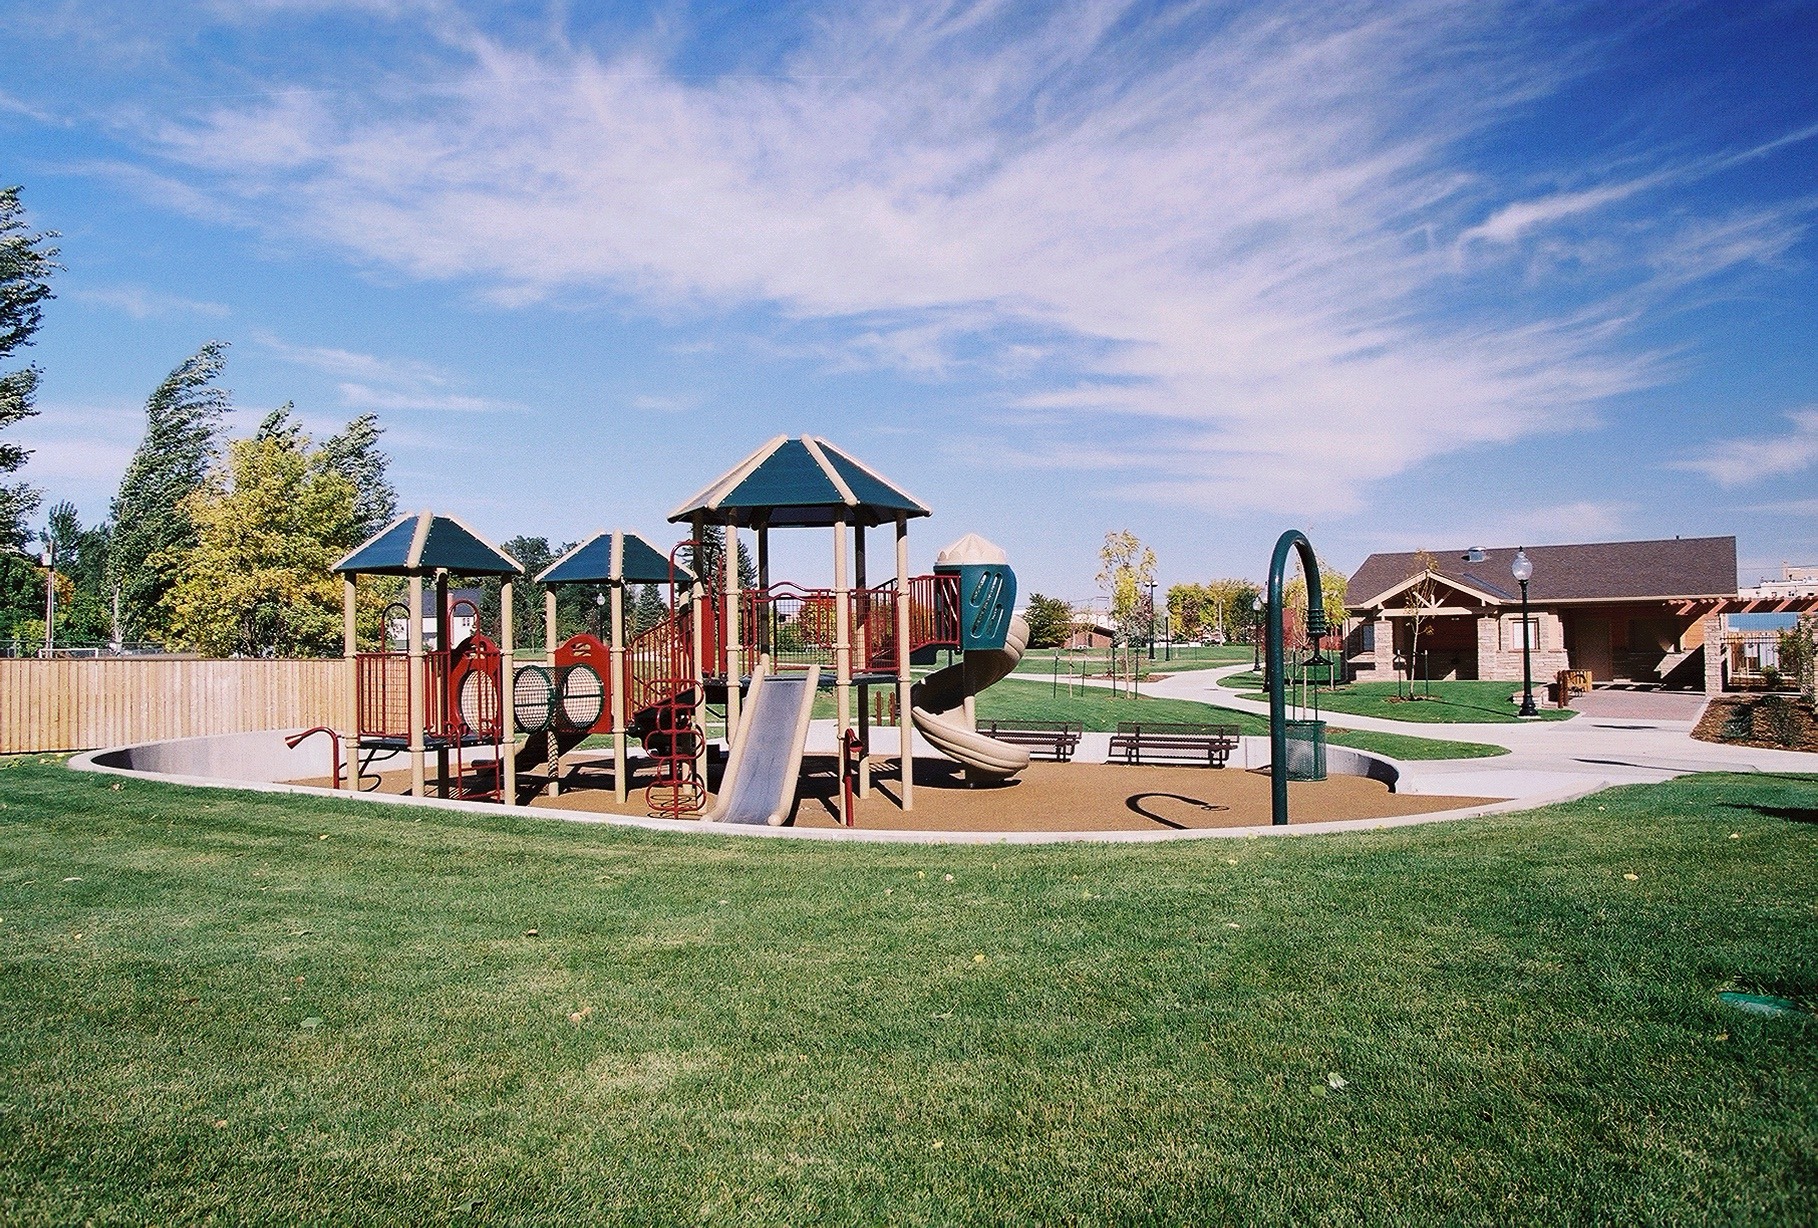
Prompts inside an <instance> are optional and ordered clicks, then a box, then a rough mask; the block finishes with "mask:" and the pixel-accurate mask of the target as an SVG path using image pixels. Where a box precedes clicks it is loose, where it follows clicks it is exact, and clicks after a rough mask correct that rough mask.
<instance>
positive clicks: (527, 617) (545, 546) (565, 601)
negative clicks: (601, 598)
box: [474, 536, 630, 651]
mask: <svg viewBox="0 0 1818 1228" xmlns="http://www.w3.org/2000/svg"><path fill="white" fill-rule="evenodd" d="M578 544H579V543H577V542H562V543H561V544H560V545H556V546H551V545H550V544H549V539H548V538H547V537H524V536H519V537H513V538H510V539H508V540H507V541H506V542H505V553H506V554H509V555H510V556H511V557H512V558H514V559H516V560H517V561H518V562H519V563H522V564H523V565H524V575H523V576H522V577H521V578H520V579H517V580H514V581H512V590H511V593H512V619H511V622H512V638H513V645H514V647H516V648H542V649H544V650H545V651H547V650H548V648H549V646H548V645H547V644H545V643H544V642H543V640H544V638H545V636H544V631H545V622H546V620H545V619H544V616H543V604H544V603H543V595H544V594H545V593H546V592H548V591H549V589H550V588H551V587H553V588H554V590H555V595H556V642H557V643H558V644H559V643H561V642H562V641H563V640H565V639H567V638H568V637H569V636H571V635H573V634H575V633H576V632H578V631H586V632H587V633H588V634H592V632H593V629H594V625H595V620H596V619H601V612H600V608H599V607H598V606H597V604H596V603H595V601H594V596H595V595H596V593H599V592H604V591H605V586H604V585H601V586H600V587H599V588H597V589H596V588H595V587H593V586H592V585H588V584H557V585H554V586H550V585H545V584H538V583H537V582H536V577H538V576H540V575H542V574H543V572H545V571H547V570H548V569H549V566H550V564H552V563H554V562H555V561H556V560H557V559H559V558H561V557H562V556H563V555H565V554H567V553H568V552H569V551H570V550H573V549H574V548H575V546H576V545H578ZM474 587H476V588H478V589H479V590H480V622H481V624H482V625H483V626H486V627H497V626H498V625H499V589H500V588H501V587H502V584H501V582H500V580H499V577H497V576H487V577H484V578H483V579H481V580H479V581H478V583H476V584H475V586H474ZM626 616H627V622H628V623H629V618H630V611H629V610H628V611H627V612H626ZM607 617H608V618H609V617H610V615H607ZM601 621H605V620H604V619H601ZM606 629H607V630H608V631H610V630H611V623H610V622H606Z"/></svg>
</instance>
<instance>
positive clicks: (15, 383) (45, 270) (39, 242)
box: [0, 187, 63, 547]
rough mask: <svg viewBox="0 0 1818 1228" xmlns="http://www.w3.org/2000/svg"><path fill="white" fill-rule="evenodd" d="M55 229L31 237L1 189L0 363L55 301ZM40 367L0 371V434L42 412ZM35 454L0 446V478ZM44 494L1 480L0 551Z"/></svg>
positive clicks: (21, 210) (15, 195)
mask: <svg viewBox="0 0 1818 1228" xmlns="http://www.w3.org/2000/svg"><path fill="white" fill-rule="evenodd" d="M56 237H57V232H56V231H54V230H49V231H43V232H41V233H38V234H33V233H32V232H31V228H30V227H29V226H28V225H27V224H26V220H25V206H24V205H23V204H21V203H20V200H19V189H18V188H17V187H11V188H0V360H3V359H7V358H11V357H12V355H13V351H15V350H17V349H20V348H21V347H23V346H27V345H30V344H31V343H32V337H33V336H34V334H36V333H37V331H38V326H39V325H40V324H41V323H42V322H43V320H44V307H43V304H44V301H45V300H46V299H48V298H51V297H52V295H51V289H50V280H49V279H50V275H51V274H52V273H53V272H56V271H57V270H59V269H61V268H62V267H63V266H62V265H60V264H58V263H57V249H56V248H54V247H51V246H49V241H50V240H52V239H54V238H56ZM38 375H39V372H38V368H37V367H36V366H30V365H28V366H24V367H21V368H19V369H18V370H17V371H7V372H0V431H3V430H5V429H6V428H7V427H9V426H12V425H13V424H14V423H16V422H20V421H23V420H24V419H26V418H29V417H31V416H32V415H34V414H36V413H37V412H38V411H37V410H36V409H34V408H33V407H32V398H33V397H34V396H36V395H37V392H38ZM30 455H31V453H30V452H29V451H27V450H26V449H24V448H22V447H20V446H19V445H18V444H12V443H0V477H5V476H6V475H7V474H10V473H14V472H16V471H17V470H18V469H19V468H20V466H22V465H24V464H25V461H26V458H27V457H28V456H30ZM41 498H42V496H41V495H40V494H39V492H37V491H36V490H33V489H32V488H31V487H30V486H28V485H26V484H25V483H24V482H15V483H13V484H12V485H7V484H5V483H3V482H0V547H6V546H12V547H18V546H22V545H24V544H25V541H26V537H27V534H26V531H25V518H26V517H27V516H29V515H31V513H32V511H33V510H34V509H35V508H37V506H38V502H39V500H40V499H41Z"/></svg>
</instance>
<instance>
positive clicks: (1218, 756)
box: [1111, 721, 1243, 768]
mask: <svg viewBox="0 0 1818 1228" xmlns="http://www.w3.org/2000/svg"><path fill="white" fill-rule="evenodd" d="M1242 734H1243V730H1242V729H1240V728H1239V727H1238V726H1236V725H1200V724H1181V723H1178V722H1166V723H1164V722H1159V721H1119V722H1118V723H1117V733H1116V734H1115V735H1113V736H1112V738H1111V757H1112V758H1113V759H1115V758H1117V757H1118V756H1119V755H1122V756H1123V758H1124V762H1125V763H1133V764H1134V763H1142V762H1143V761H1144V760H1145V759H1147V760H1149V761H1151V762H1153V761H1154V760H1157V759H1166V760H1171V761H1175V762H1181V761H1190V762H1201V761H1203V762H1204V763H1205V765H1206V766H1207V767H1215V768H1221V767H1223V766H1225V763H1226V761H1227V760H1229V759H1230V758H1231V752H1232V751H1234V750H1236V749H1237V745H1238V742H1237V740H1238V738H1239V737H1241V736H1242Z"/></svg>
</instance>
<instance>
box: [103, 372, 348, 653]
mask: <svg viewBox="0 0 1818 1228" xmlns="http://www.w3.org/2000/svg"><path fill="white" fill-rule="evenodd" d="M226 348H227V347H226V345H225V343H223V342H220V341H210V342H209V343H207V344H206V345H204V346H203V347H202V348H201V349H200V350H198V351H196V353H195V354H194V355H192V356H191V357H189V358H186V359H184V361H183V363H182V364H181V365H180V366H178V367H177V369H176V370H174V371H172V372H171V373H170V374H169V375H168V376H167V377H165V379H164V382H163V383H161V384H159V385H158V387H157V388H156V389H155V390H153V392H152V394H151V396H150V398H148V399H147V400H146V402H145V438H144V439H143V440H141V441H140V443H139V448H138V451H136V452H134V453H133V458H132V460H131V461H130V462H129V463H128V464H127V466H126V474H125V476H124V477H122V478H121V479H120V490H119V493H118V494H116V495H115V496H114V502H113V509H112V514H111V516H110V519H111V520H112V521H113V524H114V534H113V551H112V556H111V557H110V559H109V560H108V562H109V575H108V586H109V588H110V589H112V590H114V592H115V594H116V595H117V597H118V600H119V602H120V606H121V621H122V622H123V623H124V624H125V625H124V627H123V628H122V634H123V635H130V636H131V637H132V638H135V639H137V638H143V637H147V636H152V637H156V636H159V635H161V634H162V633H163V632H164V630H165V627H166V626H167V623H168V619H169V614H170V609H169V607H168V606H166V605H165V604H164V596H165V594H166V593H168V592H169V591H170V587H171V585H172V583H173V582H174V580H175V569H176V568H177V567H178V566H179V565H180V564H181V562H182V558H183V553H184V551H186V550H189V549H192V548H194V546H195V544H196V540H197V537H196V526H195V523H194V522H193V521H192V520H191V519H190V515H189V511H188V510H187V509H186V506H185V503H184V501H185V500H186V499H187V498H188V497H189V496H190V495H191V494H192V493H194V492H195V491H196V490H197V489H198V488H199V487H200V486H201V485H202V483H203V480H204V479H205V478H206V477H207V476H208V468H209V465H210V463H211V462H212V461H213V460H214V458H215V455H216V453H217V451H218V450H219V447H220V435H221V423H222V419H223V417H225V416H226V414H227V410H228V407H229V405H230V403H231V394H230V393H229V392H228V391H227V390H226V389H225V388H218V387H216V386H215V379H216V378H217V377H218V376H219V375H220V374H221V370H222V368H223V367H224V366H225V365H226V362H227V359H226V356H225V351H226ZM354 544H356V545H357V544H358V543H357V542H356V543H354ZM153 560H160V561H158V562H154V561H153Z"/></svg>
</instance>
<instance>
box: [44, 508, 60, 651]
mask: <svg viewBox="0 0 1818 1228" xmlns="http://www.w3.org/2000/svg"><path fill="white" fill-rule="evenodd" d="M56 626H57V539H56V538H54V537H50V536H48V535H47V536H46V537H45V539H44V656H45V659H47V660H48V659H49V658H50V657H51V656H52V655H53V650H54V649H55V648H56V635H57V632H56Z"/></svg>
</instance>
